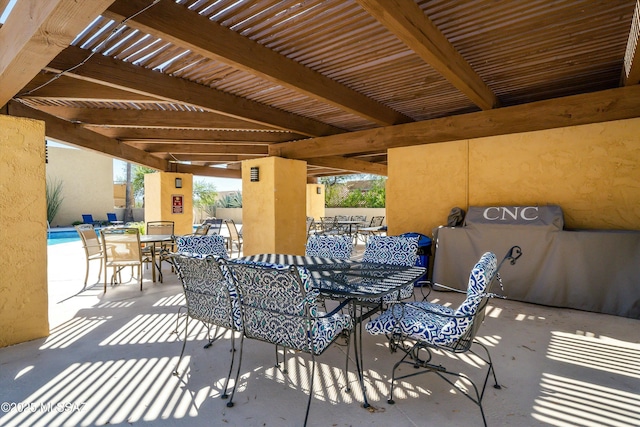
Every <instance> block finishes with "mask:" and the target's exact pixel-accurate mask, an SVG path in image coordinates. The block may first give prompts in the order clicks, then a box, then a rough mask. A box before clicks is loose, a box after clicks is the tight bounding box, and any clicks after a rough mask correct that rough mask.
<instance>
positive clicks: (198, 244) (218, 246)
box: [176, 234, 229, 259]
mask: <svg viewBox="0 0 640 427" xmlns="http://www.w3.org/2000/svg"><path fill="white" fill-rule="evenodd" d="M176 244H177V246H178V252H180V253H188V254H200V255H215V256H218V257H221V258H224V259H228V258H229V255H228V254H227V249H226V247H225V245H224V237H222V236H221V235H219V234H211V235H206V236H179V237H176Z"/></svg>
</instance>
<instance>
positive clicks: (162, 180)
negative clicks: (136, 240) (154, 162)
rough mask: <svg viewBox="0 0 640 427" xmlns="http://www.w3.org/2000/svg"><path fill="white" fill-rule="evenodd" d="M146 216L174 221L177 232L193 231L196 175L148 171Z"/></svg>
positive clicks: (146, 217)
mask: <svg viewBox="0 0 640 427" xmlns="http://www.w3.org/2000/svg"><path fill="white" fill-rule="evenodd" d="M144 220H145V222H149V221H173V222H174V223H175V225H174V233H175V234H176V235H183V234H191V233H193V175H191V174H186V173H172V172H157V173H148V174H146V175H145V176H144Z"/></svg>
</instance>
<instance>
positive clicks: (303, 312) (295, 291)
mask: <svg viewBox="0 0 640 427" xmlns="http://www.w3.org/2000/svg"><path fill="white" fill-rule="evenodd" d="M228 267H229V268H230V270H231V272H232V275H233V277H234V280H235V284H236V286H237V289H238V293H239V295H240V304H241V307H242V322H243V330H244V334H245V335H246V336H247V337H249V338H255V339H259V340H263V341H267V342H271V343H274V344H279V345H283V346H285V347H289V348H293V349H298V350H303V351H307V352H310V351H312V340H311V336H310V332H309V328H310V326H311V323H310V321H309V316H315V315H316V311H315V306H316V299H315V298H316V296H317V293H315V292H313V293H309V294H307V291H309V290H310V285H309V280H308V278H309V273H308V272H307V271H306V269H305V268H303V267H295V268H291V267H290V266H286V265H278V264H267V263H260V262H236V261H232V262H229V263H228ZM300 273H302V275H301V274H300ZM312 307H313V308H314V309H313V310H312ZM307 308H309V310H307ZM311 312H313V314H311Z"/></svg>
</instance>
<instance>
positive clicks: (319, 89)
mask: <svg viewBox="0 0 640 427" xmlns="http://www.w3.org/2000/svg"><path fill="white" fill-rule="evenodd" d="M146 4H148V1H147V0H117V1H116V2H114V3H113V5H112V6H111V7H110V8H109V10H108V12H107V13H106V14H105V15H106V16H108V17H110V18H112V19H115V20H116V21H121V20H122V19H124V17H126V16H130V15H133V14H134V13H135V12H137V11H138V10H140V9H141V8H143V7H144V6H145V5H146ZM127 26H129V27H131V28H135V29H137V30H140V31H142V32H144V33H148V34H151V35H153V36H155V37H158V38H160V39H162V40H166V41H169V42H171V43H173V44H175V45H176V46H180V47H183V48H185V49H189V50H190V51H192V52H195V53H197V54H200V55H202V56H203V57H205V58H210V59H214V60H219V61H222V62H224V63H226V64H229V65H231V66H233V67H236V68H239V69H241V70H244V71H247V72H249V73H251V74H253V75H257V76H260V77H261V78H263V79H265V80H268V81H271V82H275V83H277V84H278V85H282V86H284V87H287V88H289V89H292V90H294V91H296V92H302V93H304V94H305V95H307V96H309V97H312V98H314V99H318V100H320V101H322V102H326V103H329V104H331V105H333V106H335V107H337V108H340V109H342V110H345V111H348V112H350V113H353V114H355V115H358V116H360V117H364V118H366V119H368V120H371V121H373V122H374V123H377V124H379V125H382V126H387V125H391V124H399V123H408V122H411V121H413V120H412V119H411V118H410V117H407V116H405V115H403V114H401V113H399V112H397V111H395V110H393V109H392V108H389V107H386V106H384V105H383V104H381V103H379V102H377V101H375V100H373V99H371V98H368V97H366V96H364V95H363V94H361V93H359V92H356V91H355V90H353V89H350V88H348V87H347V86H344V85H342V84H340V83H338V82H336V81H334V80H332V79H330V78H328V77H325V76H324V75H322V74H320V73H318V72H316V71H314V70H312V69H311V68H308V67H305V66H304V65H302V64H300V63H298V62H295V61H293V60H291V59H289V58H287V57H286V56H284V55H281V54H279V53H278V52H275V51H273V50H271V49H269V48H267V47H265V46H263V45H261V44H259V43H257V42H255V41H253V40H251V39H249V38H247V37H244V36H242V35H241V34H239V33H237V32H235V31H233V30H230V29H228V28H226V27H224V26H222V25H220V24H218V23H216V22H213V21H211V20H210V19H209V18H208V17H206V16H203V15H200V14H198V13H196V12H194V11H190V10H189V9H187V8H186V7H185V6H184V5H179V4H176V3H175V2H174V1H164V2H160V3H158V4H156V5H155V6H154V7H152V8H150V9H149V10H147V11H145V13H142V14H140V15H137V16H135V17H134V18H133V19H131V20H129V21H127ZM203 34H206V37H203V36H202V35H203Z"/></svg>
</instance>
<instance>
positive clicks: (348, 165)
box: [301, 156, 387, 176]
mask: <svg viewBox="0 0 640 427" xmlns="http://www.w3.org/2000/svg"><path fill="white" fill-rule="evenodd" d="M301 160H304V161H306V162H307V163H308V164H310V165H313V166H321V167H327V168H333V169H342V170H344V171H349V172H355V173H368V174H373V175H381V176H387V165H381V164H379V163H371V162H365V161H363V160H358V159H351V158H346V157H338V156H327V157H314V158H311V159H301Z"/></svg>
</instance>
